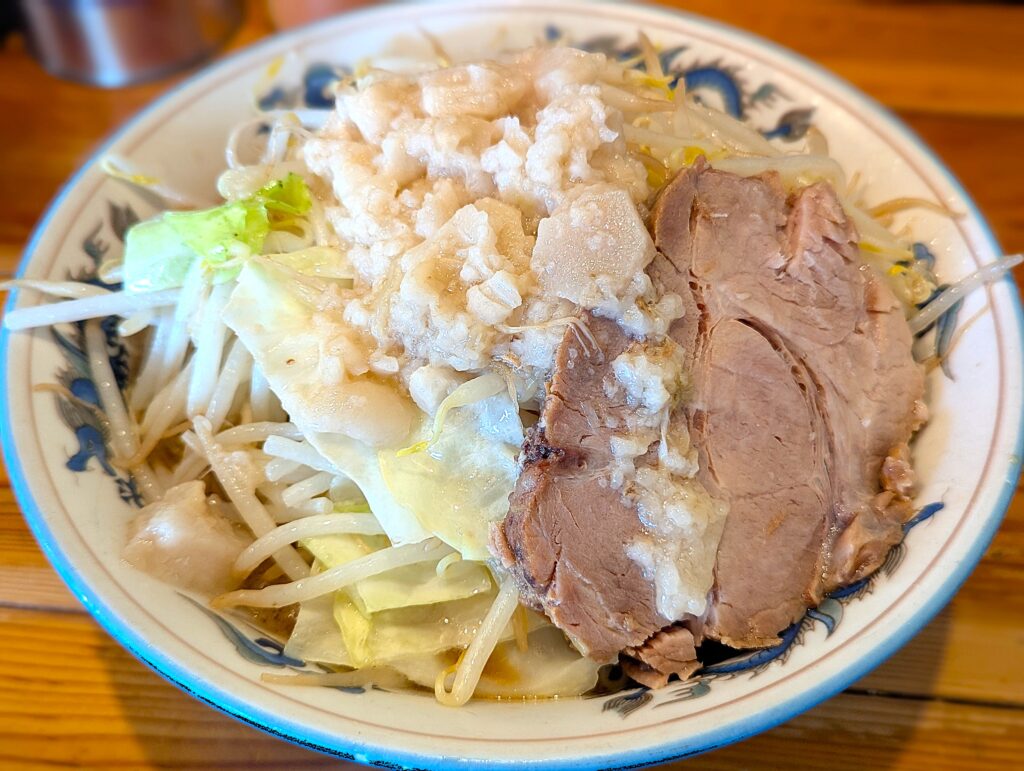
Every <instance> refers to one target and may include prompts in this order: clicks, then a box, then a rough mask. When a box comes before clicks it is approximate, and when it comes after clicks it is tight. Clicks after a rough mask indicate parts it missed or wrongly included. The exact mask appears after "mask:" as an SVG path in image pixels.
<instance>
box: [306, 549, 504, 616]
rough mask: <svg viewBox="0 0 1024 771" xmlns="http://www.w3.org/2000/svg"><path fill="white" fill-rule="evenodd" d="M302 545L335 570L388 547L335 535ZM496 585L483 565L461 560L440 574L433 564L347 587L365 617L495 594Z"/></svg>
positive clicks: (390, 573) (424, 564) (409, 568)
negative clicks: (338, 566) (380, 612)
mask: <svg viewBox="0 0 1024 771" xmlns="http://www.w3.org/2000/svg"><path fill="white" fill-rule="evenodd" d="M302 545H303V546H305V547H306V548H307V549H309V551H310V552H312V553H313V555H314V556H315V557H316V558H317V559H318V560H319V561H320V562H321V563H323V564H324V566H325V567H328V568H332V567H335V566H337V565H341V564H344V563H346V562H349V561H351V560H353V559H356V558H357V557H362V556H364V555H366V554H369V553H370V552H373V551H376V550H378V549H382V548H384V547H385V546H387V545H388V540H387V539H386V538H385V537H384V536H358V535H333V536H321V537H317V538H307V539H306V540H304V541H302ZM493 590H494V583H493V582H492V581H491V575H490V571H489V570H487V568H486V567H484V566H483V565H481V564H480V563H479V562H468V561H460V562H456V563H453V564H451V565H449V566H448V567H447V568H446V569H445V570H444V572H443V573H441V574H440V575H438V574H437V570H436V568H435V566H434V564H433V563H429V562H423V563H417V564H415V565H406V566H405V567H401V568H396V569H394V570H389V571H387V572H386V573H380V574H378V575H376V576H371V577H370V578H366V579H363V580H362V581H359V582H357V583H355V584H353V585H352V586H350V587H348V588H347V590H346V591H347V593H348V595H349V597H350V598H351V600H352V602H353V603H354V604H355V606H356V608H357V609H358V610H359V612H361V613H363V614H364V615H366V614H370V613H377V612H379V611H382V610H394V609H395V608H407V607H412V606H416V605H432V604H434V603H438V602H450V601H452V600H461V599H465V598H466V597H474V596H476V595H478V594H491V593H493Z"/></svg>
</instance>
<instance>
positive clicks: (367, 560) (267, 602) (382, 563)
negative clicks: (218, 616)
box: [212, 510, 501, 647]
mask: <svg viewBox="0 0 1024 771" xmlns="http://www.w3.org/2000/svg"><path fill="white" fill-rule="evenodd" d="M240 511H241V510H240ZM243 515H244V513H243ZM450 551H451V547H450V546H447V545H446V544H444V543H442V542H441V541H438V540H437V539H436V538H429V539H427V540H426V541H423V542H421V543H410V544H405V545H403V546H390V547H388V548H386V549H381V550H380V551H375V552H372V553H371V554H367V555H366V556H365V557H359V558H358V559H354V560H352V561H351V562H346V563H345V564H344V565H339V566H338V567H335V568H331V569H330V570H325V571H324V572H323V573H318V574H317V575H315V576H309V577H308V578H303V579H300V580H298V581H294V582H293V583H290V584H276V585H274V586H268V587H266V588H265V589H239V590H237V591H234V592H228V593H227V594H222V595H221V596H220V597H217V598H216V599H214V600H213V603H212V604H213V606H214V607H217V608H231V607H235V606H237V605H248V606H249V607H253V608H283V607H284V606H286V605H292V604H293V603H296V602H305V601H306V600H312V599H315V598H316V597H321V596H323V595H325V594H329V593H330V592H336V591H338V590H339V589H344V588H345V587H346V586H350V585H352V584H354V583H356V582H357V581H362V580H363V579H366V578H369V577H370V576H375V575H377V574H378V573H386V572H387V571H389V570H394V569H395V568H400V567H404V566H406V565H415V564H416V563H418V562H434V561H436V560H439V559H440V558H441V557H443V556H445V555H446V554H448V553H449V552H450ZM500 632H501V630H499V632H498V633H499V634H500ZM492 647H493V646H492Z"/></svg>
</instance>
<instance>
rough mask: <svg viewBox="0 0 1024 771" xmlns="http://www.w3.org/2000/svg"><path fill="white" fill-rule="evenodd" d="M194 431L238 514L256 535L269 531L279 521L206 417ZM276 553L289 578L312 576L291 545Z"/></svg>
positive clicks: (199, 420) (196, 424)
mask: <svg viewBox="0 0 1024 771" xmlns="http://www.w3.org/2000/svg"><path fill="white" fill-rule="evenodd" d="M195 430H196V436H197V437H199V441H200V442H201V443H202V445H203V450H204V451H205V453H206V457H207V459H209V461H210V467H211V468H212V469H213V473H214V474H216V475H217V479H218V480H219V481H220V483H221V486H222V487H223V488H224V492H226V493H227V494H228V498H230V499H231V502H232V503H233V504H235V508H236V509H238V514H239V516H241V517H242V520H243V521H244V522H245V524H246V525H248V526H249V529H250V530H251V531H252V532H253V534H254V535H255V536H256V537H257V538H258V537H259V536H262V535H264V534H266V533H269V532H270V531H271V530H273V529H274V527H276V525H277V523H276V522H274V519H273V517H271V516H270V514H269V513H268V512H267V510H266V509H265V508H264V506H263V504H262V503H260V501H259V499H258V498H257V497H256V494H255V489H254V487H252V486H251V485H250V484H249V483H248V480H246V479H244V478H243V476H242V475H241V474H239V473H238V470H236V469H235V468H233V465H234V464H232V463H231V461H230V460H229V459H228V458H227V457H226V455H227V453H224V451H222V450H220V449H219V448H218V446H217V442H216V440H215V439H214V438H213V433H212V431H211V429H210V422H209V421H208V420H207V419H206V418H203V417H197V418H196V419H195ZM273 556H274V561H275V562H277V564H278V565H280V566H281V569H282V570H283V571H284V572H285V575H287V576H288V577H289V578H291V579H298V578H302V577H303V576H307V575H309V566H308V565H307V564H306V563H305V561H304V560H303V559H302V557H300V556H299V554H298V552H296V551H295V550H294V549H293V548H292V547H291V546H284V547H282V548H281V549H280V550H278V551H276V552H275V553H274V555H273ZM286 604H287V603H286Z"/></svg>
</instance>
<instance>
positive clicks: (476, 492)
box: [375, 375, 523, 560]
mask: <svg viewBox="0 0 1024 771" xmlns="http://www.w3.org/2000/svg"><path fill="white" fill-rule="evenodd" d="M483 378H495V379H497V380H498V381H499V383H501V380H500V378H498V376H497V375H485V376H483V377H482V378H477V379H476V380H470V381H469V382H467V383H464V384H463V385H461V386H460V387H459V388H458V389H456V390H455V391H453V392H452V394H451V395H450V396H449V397H448V399H445V402H448V401H449V399H453V400H454V401H455V403H456V405H457V406H454V407H451V408H449V409H446V405H445V402H442V403H441V406H440V407H439V409H438V413H437V414H438V416H439V417H441V416H442V415H443V420H439V421H436V422H435V423H436V425H435V423H432V422H431V421H429V420H427V419H426V416H424V419H423V420H422V421H421V424H420V427H419V429H418V433H417V438H418V439H419V441H418V442H417V443H416V444H414V445H412V447H411V448H410V449H414V450H415V451H413V452H409V451H403V450H400V451H398V452H394V451H391V450H382V451H381V452H380V454H379V458H380V469H381V473H382V475H383V478H384V482H385V484H386V485H387V489H388V490H389V491H390V492H391V495H392V496H393V497H394V499H395V500H396V501H397V502H398V504H399V505H401V506H404V507H406V508H407V509H409V510H410V511H412V512H413V513H414V514H415V515H416V517H417V519H418V520H419V521H420V523H421V524H422V525H423V527H424V528H426V529H427V530H429V531H430V532H431V533H433V534H434V535H436V536H437V537H438V538H440V539H441V540H442V541H444V542H445V543H447V544H448V545H449V546H451V547H452V548H453V549H456V550H457V551H459V552H460V553H461V554H462V556H463V557H464V558H465V559H467V560H486V559H488V558H489V557H490V552H489V550H488V548H487V542H488V530H489V528H490V525H491V523H492V522H500V521H501V520H502V519H503V518H504V517H505V515H506V514H507V513H508V497H509V495H510V494H511V492H512V490H513V488H514V487H515V484H516V479H517V478H518V476H519V468H518V466H517V464H516V458H517V456H518V454H519V448H520V446H521V445H522V441H523V425H522V422H521V421H520V418H519V410H518V405H516V404H515V403H514V402H513V401H512V400H511V398H510V397H509V395H508V393H507V392H506V391H505V389H504V387H501V388H499V389H490V388H487V389H484V390H483V393H490V394H492V395H489V396H487V397H486V398H483V399H480V400H478V401H476V402H473V403H470V404H462V403H461V399H459V398H458V396H459V392H460V391H462V390H463V389H467V390H468V389H475V388H478V386H476V385H475V384H476V383H478V382H479V381H481V380H483ZM495 391H497V393H496V392H495ZM375 511H376V510H375Z"/></svg>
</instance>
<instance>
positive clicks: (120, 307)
mask: <svg viewBox="0 0 1024 771" xmlns="http://www.w3.org/2000/svg"><path fill="white" fill-rule="evenodd" d="M179 295H180V292H179V290H177V289H164V290H161V291H159V292H148V293H146V294H129V293H127V292H110V293H108V294H104V295H93V296H88V297H81V298H79V299H77V300H66V301H65V302H59V303H49V304H46V305H33V306H30V307H28V308H15V309H14V310H13V311H11V312H10V313H8V314H7V315H6V316H4V326H6V327H7V328H8V329H10V330H19V329H31V328H32V327H45V326H52V325H53V324H63V323H66V322H71V321H85V320H86V319H95V318H99V317H102V316H130V315H131V314H133V313H137V312H138V311H141V310H145V309H147V308H164V307H167V306H169V305H174V304H175V303H176V302H177V301H178V297H179Z"/></svg>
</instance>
